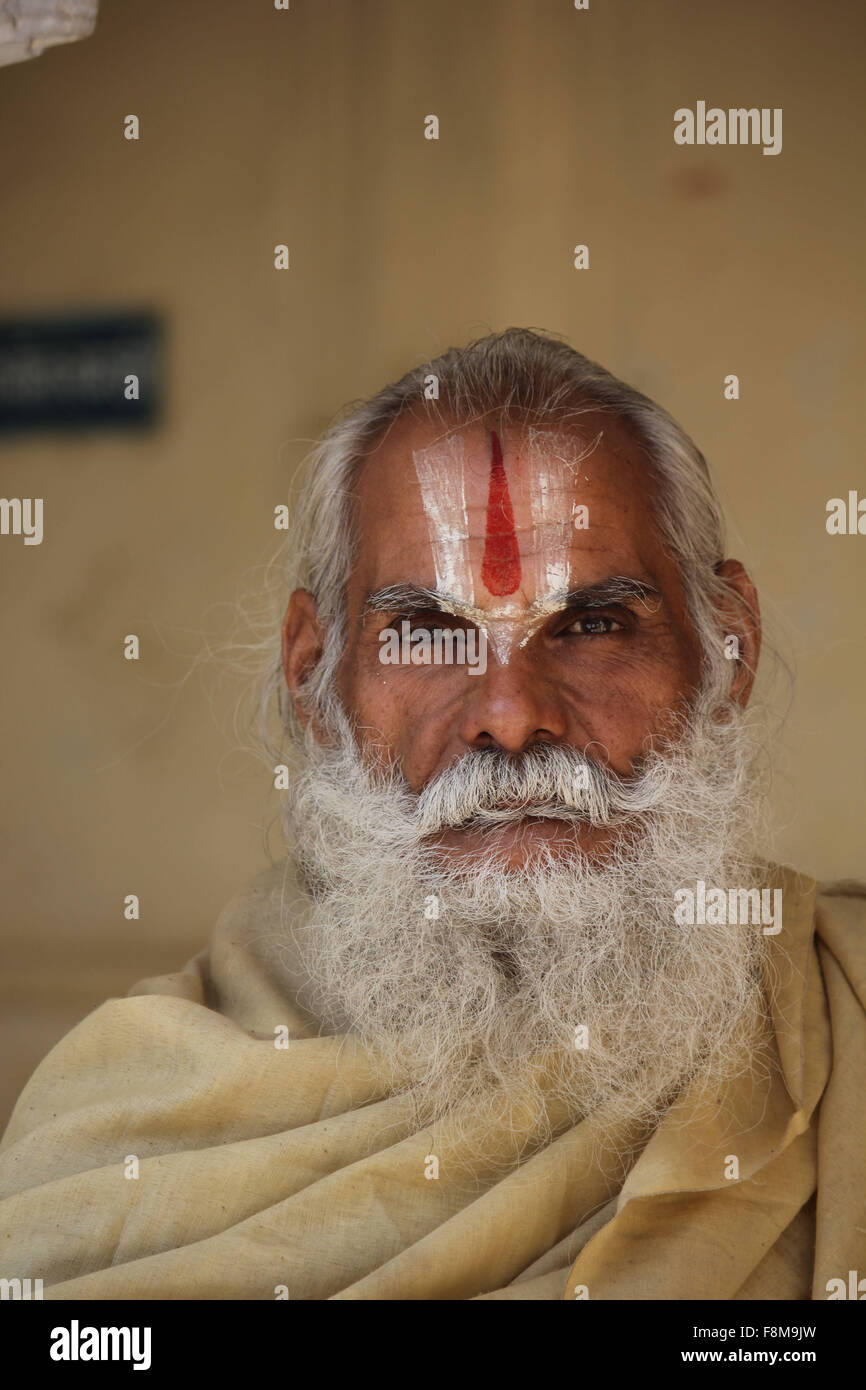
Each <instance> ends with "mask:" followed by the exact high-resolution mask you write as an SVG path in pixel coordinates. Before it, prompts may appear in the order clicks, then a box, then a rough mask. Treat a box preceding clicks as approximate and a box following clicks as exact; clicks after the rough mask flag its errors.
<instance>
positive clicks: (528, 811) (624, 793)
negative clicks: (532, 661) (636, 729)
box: [415, 744, 673, 836]
mask: <svg viewBox="0 0 866 1390" xmlns="http://www.w3.org/2000/svg"><path fill="white" fill-rule="evenodd" d="M672 771H673V769H672V766H671V763H670V762H669V761H668V760H663V759H661V758H659V757H652V755H650V756H649V757H648V759H647V761H646V765H645V766H644V767H643V768H642V770H641V771H640V772H639V773H638V774H637V775H635V776H634V777H631V778H628V779H625V778H622V777H620V776H619V775H618V774H617V773H615V772H613V771H611V770H610V769H608V768H605V767H603V766H602V765H601V764H600V763H597V762H595V761H594V760H593V759H592V758H589V757H587V756H586V754H584V753H581V752H579V751H578V749H576V748H562V747H559V746H557V745H555V744H540V745H538V746H536V747H534V748H530V749H527V751H526V752H525V753H521V754H516V755H512V754H508V753H503V752H502V750H501V749H492V750H486V749H471V750H470V751H469V752H468V753H466V754H465V755H464V756H463V757H462V758H461V759H460V761H459V762H457V763H454V764H453V765H452V766H451V767H448V768H446V769H445V771H444V772H441V773H440V774H439V775H438V776H437V777H435V778H434V779H433V780H432V781H431V782H429V783H428V785H427V786H426V787H425V788H424V789H423V791H422V792H421V793H420V794H419V796H418V800H417V805H416V808H415V820H416V824H417V827H418V832H419V834H420V835H422V836H426V835H432V834H435V833H436V832H437V831H441V830H446V829H456V828H458V827H463V828H467V827H477V828H484V827H492V826H497V825H507V824H509V823H513V822H514V821H519V820H522V819H523V818H524V817H535V818H547V817H552V818H555V819H557V820H564V821H569V822H572V823H584V824H589V825H591V826H594V827H603V826H609V825H614V824H618V823H620V822H621V821H623V820H625V819H627V818H629V817H632V816H636V815H641V814H645V813H646V812H648V811H651V810H652V809H653V808H654V807H655V806H657V805H659V804H660V803H661V802H662V801H663V800H664V796H665V792H666V790H667V787H668V784H669V782H670V778H671V775H672Z"/></svg>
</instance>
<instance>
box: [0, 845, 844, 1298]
mask: <svg viewBox="0 0 866 1390" xmlns="http://www.w3.org/2000/svg"><path fill="white" fill-rule="evenodd" d="M773 872H774V879H773V882H774V884H775V885H776V886H781V887H782V888H783V890H784V919H783V920H784V926H783V929H782V931H781V933H780V934H779V935H778V936H775V937H771V938H768V939H769V940H770V941H771V950H772V965H773V968H772V972H771V977H772V979H773V981H774V983H773V986H772V996H771V1001H772V1017H773V1023H774V1026H775V1043H774V1047H775V1048H776V1050H777V1060H778V1066H776V1067H775V1068H771V1069H769V1071H768V1072H767V1073H765V1074H764V1075H763V1076H761V1075H759V1076H755V1077H751V1078H746V1079H744V1080H743V1081H742V1083H739V1082H738V1083H737V1085H736V1087H735V1088H733V1093H732V1094H731V1095H730V1096H729V1097H727V1098H726V1099H725V1101H724V1103H723V1104H721V1105H716V1104H709V1105H708V1104H707V1098H706V1097H699V1096H692V1095H689V1094H688V1093H687V1094H686V1096H685V1097H684V1098H683V1100H682V1101H681V1103H680V1104H679V1105H678V1106H677V1108H676V1111H675V1112H671V1113H670V1114H669V1115H668V1116H667V1117H666V1118H665V1120H664V1121H663V1122H662V1123H661V1125H660V1126H659V1127H658V1128H657V1129H656V1130H655V1132H654V1133H653V1134H652V1135H651V1136H650V1137H649V1139H648V1141H647V1137H646V1136H645V1135H644V1136H643V1137H642V1139H641V1141H640V1142H637V1141H636V1136H635V1135H634V1134H632V1135H628V1134H625V1133H623V1134H622V1135H621V1139H622V1151H623V1153H625V1152H626V1151H628V1152H629V1153H630V1157H629V1158H628V1159H627V1160H626V1161H625V1162H624V1163H623V1164H622V1165H620V1166H619V1168H618V1169H617V1165H616V1164H613V1165H611V1164H610V1163H608V1162H599V1150H598V1142H597V1141H598V1119H597V1117H590V1118H588V1119H586V1120H584V1121H582V1122H581V1123H579V1124H577V1125H574V1126H571V1127H567V1128H565V1130H564V1132H561V1133H559V1134H558V1136H557V1137H556V1138H555V1139H554V1140H553V1141H552V1142H548V1143H546V1144H545V1145H544V1146H543V1147H542V1148H541V1149H540V1150H538V1151H536V1152H535V1153H534V1154H533V1155H532V1156H531V1157H529V1158H528V1159H524V1161H523V1162H521V1163H519V1164H515V1163H514V1162H509V1163H507V1164H506V1166H505V1167H504V1168H503V1153H504V1152H505V1151H506V1146H504V1142H503V1141H504V1136H500V1135H497V1134H496V1133H493V1132H487V1133H486V1135H485V1139H486V1144H485V1146H484V1147H483V1151H482V1147H481V1146H476V1147H475V1148H472V1147H471V1146H470V1148H469V1149H467V1150H466V1153H461V1150H460V1141H459V1139H456V1138H455V1139H454V1140H453V1142H444V1143H441V1144H440V1149H441V1157H440V1153H439V1151H434V1149H433V1148H432V1145H433V1143H434V1141H433V1139H432V1136H431V1133H430V1132H429V1131H422V1132H413V1127H412V1124H411V1121H410V1118H409V1107H408V1104H407V1101H406V1100H405V1099H402V1098H400V1097H397V1096H393V1095H392V1096H389V1095H387V1094H386V1093H385V1092H384V1091H383V1089H382V1087H381V1084H380V1083H379V1082H378V1081H377V1077H376V1074H375V1071H374V1068H373V1066H372V1064H371V1061H370V1059H369V1057H368V1055H367V1053H366V1052H365V1049H364V1047H363V1046H362V1045H361V1044H360V1043H359V1042H358V1040H357V1039H356V1038H354V1037H353V1036H351V1035H345V1036H319V1030H318V1029H317V1027H316V1024H315V1021H314V1020H313V1019H312V1018H311V1017H310V1015H309V1013H306V1012H305V1011H304V1010H303V1009H302V1008H301V1007H300V1006H299V1005H298V1004H297V1002H296V999H295V990H294V983H293V980H292V978H291V975H290V973H289V972H288V970H287V969H286V968H283V967H282V966H281V965H280V964H279V963H278V961H277V959H276V958H275V955H274V952H273V948H272V940H273V938H274V936H275V935H276V934H278V933H279V931H280V926H281V921H282V920H285V918H284V917H283V914H284V913H286V912H288V913H289V914H291V913H292V912H295V911H298V910H301V906H300V905H299V904H296V903H295V902H293V901H292V900H291V899H292V897H293V895H295V894H296V893H297V890H296V889H294V888H292V887H290V886H289V885H290V878H289V874H288V870H287V866H286V865H285V864H277V865H275V866H273V867H272V868H270V869H267V870H266V871H265V872H264V873H262V874H260V875H259V876H258V877H257V878H256V879H254V880H253V881H252V883H251V884H249V885H248V886H247V888H246V889H245V890H243V892H241V893H240V894H239V895H238V896H237V897H236V898H235V899H234V900H233V901H232V902H231V903H230V904H229V906H228V907H227V908H226V909H225V911H224V912H223V914H222V915H221V917H220V919H219V921H218V923H217V926H216V928H215V931H214V934H213V938H212V940H211V943H210V946H209V947H208V949H207V950H206V951H204V952H203V953H202V954H201V955H199V956H197V957H196V958H195V959H194V960H193V961H192V962H190V964H189V965H187V966H186V968H185V969H184V970H183V971H181V972H180V973H178V974H175V975H168V976H165V977H164V978H161V979H152V980H146V981H143V982H142V983H140V984H139V985H137V986H136V987H135V988H134V989H133V990H132V991H131V992H130V995H129V996H128V997H126V998H124V999H112V1000H109V1001H108V1002H107V1003H105V1004H103V1005H102V1006H101V1007H100V1008H98V1009H96V1010H95V1011H94V1012H93V1013H92V1014H91V1015H90V1016H89V1017H88V1018H86V1019H84V1021H83V1022H82V1023H80V1024H79V1025H78V1026H77V1027H76V1028H75V1029H73V1031H72V1032H71V1033H70V1034H69V1035H68V1036H67V1037H66V1038H64V1039H63V1041H62V1042H60V1043H59V1044H58V1046H57V1047H55V1048H54V1050H53V1051H52V1052H51V1053H50V1054H49V1056H48V1057H47V1058H46V1059H45V1060H44V1061H43V1062H42V1064H41V1065H40V1066H39V1067H38V1069H37V1070H36V1072H35V1073H34V1075H33V1077H32V1078H31V1080H30V1082H29V1083H28V1085H27V1087H26V1088H25V1090H24V1092H23V1094H22V1096H21V1098H20V1100H19V1102H18V1105H17V1106H16V1109H15V1111H14V1114H13V1116H12V1119H11V1121H10V1124H9V1127H8V1130H7V1132H6V1135H5V1137H4V1139H3V1142H2V1145H0V1277H5V1278H10V1279H12V1278H20V1279H25V1278H31V1279H36V1278H41V1279H42V1280H43V1284H44V1296H45V1297H46V1298H60V1299H63V1298H72V1299H111V1298H120V1299H129V1298H152V1299H184V1298H187V1299H210V1298H212V1299H274V1298H280V1297H283V1298H285V1297H288V1298H293V1299H296V1298H300V1299H304V1298H306V1299H326V1298H343V1299H346V1298H348V1299H469V1298H493V1299H551V1298H554V1299H562V1298H568V1299H572V1298H575V1297H577V1298H590V1299H685V1298H698V1299H749V1298H759V1299H775V1298H782V1299H808V1298H815V1299H824V1298H827V1296H828V1291H827V1283H828V1281H829V1280H831V1279H842V1280H845V1281H846V1282H847V1281H848V1280H849V1272H850V1271H851V1270H856V1271H859V1272H860V1274H861V1275H866V1109H864V1104H863V1099H862V1095H863V1083H864V1079H866V1015H864V999H866V931H864V924H866V889H864V888H863V887H862V886H858V885H856V884H848V885H838V886H837V887H835V888H831V889H828V890H826V891H825V892H823V893H819V892H818V889H817V885H816V884H815V883H814V882H813V881H812V880H811V879H804V878H803V877H802V876H800V875H797V874H795V873H793V872H792V871H791V870H790V869H774V871H773ZM769 978H770V976H768V979H769ZM283 1043H284V1044H285V1045H278V1044H283ZM701 1102H703V1103H701ZM528 1123H529V1122H528ZM446 1140H447V1134H446ZM500 1150H501V1152H500ZM732 1158H733V1159H736V1163H732ZM431 1160H437V1161H438V1176H437V1175H434V1174H435V1171H436V1166H437V1163H436V1162H433V1161H431ZM624 1168H626V1169H627V1171H626V1175H625V1178H624V1180H623V1169H624ZM737 1170H738V1171H737ZM732 1174H736V1175H735V1176H732Z"/></svg>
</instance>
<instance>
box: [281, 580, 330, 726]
mask: <svg viewBox="0 0 866 1390" xmlns="http://www.w3.org/2000/svg"><path fill="white" fill-rule="evenodd" d="M324 642H325V629H324V628H323V626H322V624H321V622H320V621H319V610H318V608H317V606H316V600H315V599H314V597H313V595H312V594H311V593H310V592H309V590H307V589H295V591H294V593H293V594H292V596H291V598H290V599H289V606H288V608H287V609H286V616H285V618H284V619H283V628H282V652H283V672H284V674H285V677H286V685H287V686H288V687H289V691H290V692H291V695H292V700H293V702H294V706H295V712H296V714H297V716H298V718H299V720H300V721H301V723H302V724H303V725H306V724H307V722H308V720H309V714H308V713H307V711H306V710H305V708H304V706H303V704H302V703H301V701H300V700H299V698H298V692H299V690H300V688H301V686H302V685H303V683H304V681H305V680H306V679H307V677H308V676H309V674H310V672H311V671H312V669H313V667H314V666H315V665H316V662H317V661H318V660H319V658H320V656H321V655H322V648H323V646H324Z"/></svg>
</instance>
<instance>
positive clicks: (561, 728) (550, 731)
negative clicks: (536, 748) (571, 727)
mask: <svg viewBox="0 0 866 1390" xmlns="http://www.w3.org/2000/svg"><path fill="white" fill-rule="evenodd" d="M468 687H469V689H468V690H467V703H466V704H465V706H464V708H463V710H462V713H461V721H460V731H459V732H460V737H461V738H462V739H463V742H464V743H465V744H466V745H467V746H468V747H470V748H490V747H494V746H496V747H499V748H502V749H503V750H504V751H505V752H507V753H522V752H523V751H524V750H525V749H526V748H529V747H530V746H531V745H532V744H534V743H560V742H562V741H563V740H564V739H565V737H566V732H567V711H566V708H565V705H564V704H563V701H562V698H561V696H560V694H559V692H558V690H557V688H556V686H555V684H554V683H553V682H552V681H550V680H547V679H541V678H540V677H539V675H538V673H537V671H535V672H534V671H533V668H532V663H531V662H530V661H529V660H528V659H527V658H524V657H523V656H521V657H520V658H518V659H517V660H514V659H512V660H511V661H510V662H509V663H508V664H507V665H502V666H500V665H499V663H498V662H490V663H489V664H488V666H487V670H486V671H485V672H484V674H483V675H473V677H472V680H471V681H469V682H468Z"/></svg>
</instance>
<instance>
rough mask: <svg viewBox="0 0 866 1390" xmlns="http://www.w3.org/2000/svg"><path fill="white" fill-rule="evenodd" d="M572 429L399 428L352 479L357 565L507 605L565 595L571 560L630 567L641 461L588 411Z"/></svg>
mask: <svg viewBox="0 0 866 1390" xmlns="http://www.w3.org/2000/svg"><path fill="white" fill-rule="evenodd" d="M578 424H579V427H575V426H570V427H569V428H564V427H561V426H557V425H556V424H555V423H551V424H547V425H545V424H541V425H512V424H505V423H503V422H496V421H491V422H485V423H481V422H476V423H473V424H471V425H468V426H452V427H450V428H449V427H448V426H447V425H443V424H441V423H440V424H438V425H433V424H432V423H430V422H423V423H422V422H419V421H417V420H415V421H413V420H411V419H403V420H401V421H399V422H398V423H397V425H396V426H395V427H394V428H393V429H392V430H391V431H390V432H389V434H388V436H387V437H386V439H385V440H384V441H383V443H382V444H381V445H380V446H379V448H378V449H377V450H375V451H374V452H373V453H372V454H371V455H370V457H369V458H368V460H367V461H366V462H365V464H364V466H363V468H362V470H361V473H360V476H359V480H358V492H357V501H358V509H357V512H356V519H357V522H358V524H359V531H360V539H361V555H362V556H363V564H362V567H363V568H364V569H365V570H367V571H368V572H369V571H370V570H375V571H376V572H377V577H378V574H379V571H381V570H383V569H388V570H390V569H392V568H393V566H394V564H397V565H402V566H403V567H405V568H406V569H407V571H409V570H411V571H412V572H413V574H414V575H415V577H416V578H421V575H420V571H421V570H422V569H423V570H424V571H425V576H424V578H423V582H425V583H430V584H433V583H435V584H436V586H437V588H440V589H444V590H445V591H446V592H447V593H454V594H458V595H460V596H461V597H462V598H463V599H464V600H466V601H472V600H473V599H475V600H478V601H479V602H482V603H484V604H485V606H487V605H488V604H489V603H490V602H491V600H492V599H497V600H499V604H498V605H497V606H502V604H505V605H506V606H509V607H510V606H511V605H512V603H513V602H516V601H517V600H516V597H515V599H513V600H512V599H511V598H510V597H509V596H510V595H515V596H517V595H518V594H520V595H522V597H523V599H524V600H527V601H532V600H534V599H536V598H539V597H541V596H542V595H543V594H544V593H545V592H547V593H550V592H553V591H554V590H557V589H559V588H562V587H564V585H565V584H566V583H567V573H566V571H567V569H568V559H569V555H570V554H572V552H574V551H575V550H577V551H581V552H583V553H585V554H586V555H587V557H588V555H589V552H592V551H598V550H600V549H601V548H605V549H607V550H613V551H618V550H622V551H623V559H624V560H625V559H627V558H628V554H627V552H629V551H630V550H631V549H633V542H635V541H636V539H637V533H638V531H640V532H643V533H644V535H645V531H646V528H645V525H639V524H638V523H637V516H638V513H642V514H643V515H644V516H645V510H646V488H647V474H646V468H645V464H644V460H643V459H642V458H641V457H640V456H639V455H638V452H637V451H636V449H635V443H634V441H633V440H632V439H631V436H630V435H629V434H628V433H627V432H626V431H625V430H624V429H623V428H622V427H621V426H620V424H619V422H618V421H617V420H615V419H613V418H612V417H610V416H605V415H602V414H601V413H600V412H591V413H590V412H587V414H586V415H584V416H581V417H580V419H579V422H578ZM359 558H360V557H359ZM377 561H379V562H381V563H377ZM370 577H371V578H372V575H371V576H370ZM399 577H400V578H402V577H403V576H402V575H400V576H399ZM397 578H398V575H397V574H396V573H388V574H387V575H384V574H383V575H382V576H381V578H380V582H394V580H396V579H397Z"/></svg>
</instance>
